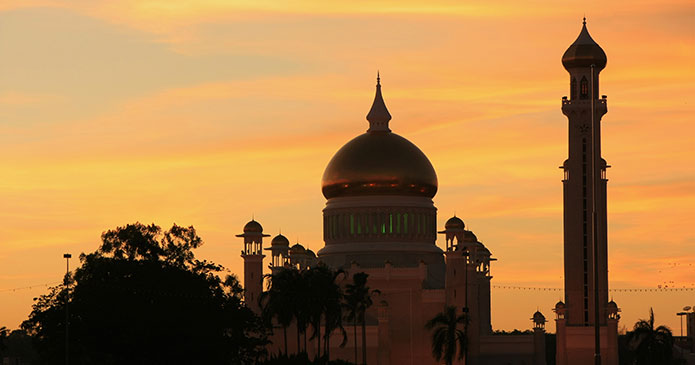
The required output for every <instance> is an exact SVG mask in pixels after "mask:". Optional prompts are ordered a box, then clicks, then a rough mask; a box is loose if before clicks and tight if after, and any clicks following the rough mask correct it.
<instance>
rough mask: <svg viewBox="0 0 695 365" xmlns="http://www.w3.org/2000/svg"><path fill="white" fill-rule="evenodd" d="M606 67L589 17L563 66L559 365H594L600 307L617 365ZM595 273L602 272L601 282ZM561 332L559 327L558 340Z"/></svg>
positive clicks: (607, 355) (609, 360) (607, 359)
mask: <svg viewBox="0 0 695 365" xmlns="http://www.w3.org/2000/svg"><path fill="white" fill-rule="evenodd" d="M606 62H607V58H606V54H605V53H604V52H603V49H601V47H600V46H599V45H598V44H597V43H596V42H595V41H594V40H593V39H592V38H591V36H590V35H589V31H588V30H587V28H586V18H585V19H584V22H583V25H582V30H581V32H580V33H579V37H577V40H575V41H574V43H572V45H570V47H569V48H568V49H567V51H565V54H564V55H563V56H562V65H563V66H564V67H565V69H566V70H567V72H569V74H570V92H569V95H570V97H569V98H567V97H566V96H565V97H563V98H562V113H563V114H564V115H565V116H567V119H568V121H569V158H568V159H567V160H565V162H564V164H563V165H562V166H561V167H560V168H562V169H563V170H564V179H563V180H562V183H563V194H564V197H563V205H564V258H565V261H564V264H565V265H564V266H565V303H563V305H562V307H563V308H561V312H562V319H561V320H560V321H561V322H562V323H561V324H562V327H563V328H562V332H563V335H562V337H564V338H563V340H562V341H560V342H564V343H560V342H559V343H558V347H557V351H558V352H557V353H558V357H557V361H558V364H589V363H593V362H594V345H588V344H586V347H583V346H585V345H582V343H583V342H584V341H586V340H587V339H592V340H591V342H594V341H593V339H594V333H595V332H594V329H593V328H592V327H593V326H594V323H595V322H596V320H595V318H596V317H595V313H596V312H595V310H596V306H597V305H596V303H598V322H599V324H600V326H601V328H600V336H601V337H602V338H601V342H602V343H604V344H605V343H606V342H607V345H602V346H601V358H602V363H603V364H604V365H605V364H617V340H615V341H614V340H613V338H614V336H611V334H610V333H608V332H609V331H611V330H614V329H613V328H614V326H608V327H605V326H606V324H607V320H608V313H607V306H608V260H607V255H608V250H607V244H608V237H607V233H606V232H607V231H606V225H607V219H606V183H607V181H608V180H607V179H606V168H608V167H610V166H608V165H607V164H606V161H605V160H604V159H603V158H601V117H602V116H603V115H604V114H606V112H607V107H606V96H605V95H603V96H601V97H600V98H599V73H600V72H601V70H603V68H605V67H606ZM594 222H595V224H594ZM594 239H595V241H596V246H594ZM594 253H596V257H597V260H596V262H595V261H594V257H595V256H594ZM594 265H595V267H594ZM594 272H596V273H598V275H597V277H594ZM597 287H598V290H596V288H597ZM596 292H598V300H596V298H595V293H596ZM558 313H560V312H558ZM558 315H559V314H558ZM614 331H615V330H614ZM560 332H561V330H560V328H558V336H559V335H560ZM616 335H617V332H616ZM588 336H590V337H588ZM603 337H606V339H607V340H606V339H604V338H603ZM615 338H617V336H615ZM558 339H560V337H558ZM604 346H606V347H604Z"/></svg>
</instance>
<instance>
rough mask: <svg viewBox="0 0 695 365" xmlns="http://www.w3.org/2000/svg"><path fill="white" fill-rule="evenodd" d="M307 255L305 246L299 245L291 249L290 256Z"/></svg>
mask: <svg viewBox="0 0 695 365" xmlns="http://www.w3.org/2000/svg"><path fill="white" fill-rule="evenodd" d="M305 253H306V250H305V249H304V246H302V245H300V244H299V243H297V244H295V245H294V246H292V247H290V256H294V255H304V254H305Z"/></svg>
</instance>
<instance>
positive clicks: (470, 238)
mask: <svg viewBox="0 0 695 365" xmlns="http://www.w3.org/2000/svg"><path fill="white" fill-rule="evenodd" d="M463 242H478V237H476V236H475V233H473V232H471V231H464V232H463Z"/></svg>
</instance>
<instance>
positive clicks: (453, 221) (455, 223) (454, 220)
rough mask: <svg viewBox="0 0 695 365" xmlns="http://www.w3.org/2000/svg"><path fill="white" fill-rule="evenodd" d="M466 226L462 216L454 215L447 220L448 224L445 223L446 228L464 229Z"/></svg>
mask: <svg viewBox="0 0 695 365" xmlns="http://www.w3.org/2000/svg"><path fill="white" fill-rule="evenodd" d="M464 228H466V225H465V224H464V223H463V221H462V220H461V218H459V217H457V216H453V217H451V218H449V220H448V221H446V224H444V229H447V230H448V229H464Z"/></svg>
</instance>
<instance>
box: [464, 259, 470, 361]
mask: <svg viewBox="0 0 695 365" xmlns="http://www.w3.org/2000/svg"><path fill="white" fill-rule="evenodd" d="M462 254H463V257H464V258H465V263H466V270H465V272H464V287H465V288H464V291H463V316H464V318H465V319H466V321H465V322H463V335H464V336H465V342H464V344H465V347H464V348H463V363H464V364H466V365H468V320H469V317H468V255H469V252H468V247H464V248H463V253H462Z"/></svg>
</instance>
